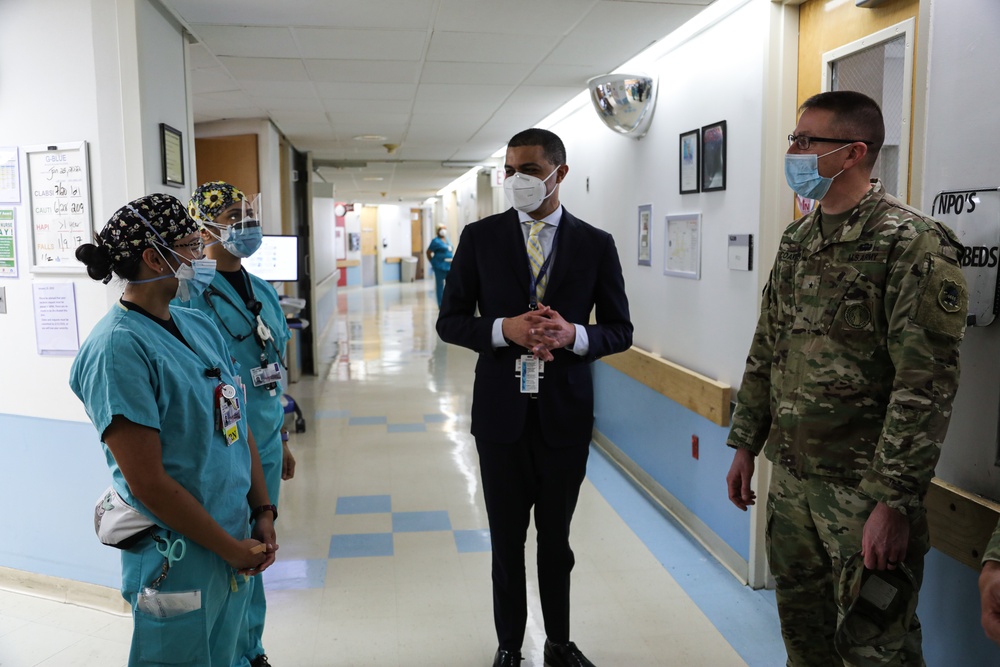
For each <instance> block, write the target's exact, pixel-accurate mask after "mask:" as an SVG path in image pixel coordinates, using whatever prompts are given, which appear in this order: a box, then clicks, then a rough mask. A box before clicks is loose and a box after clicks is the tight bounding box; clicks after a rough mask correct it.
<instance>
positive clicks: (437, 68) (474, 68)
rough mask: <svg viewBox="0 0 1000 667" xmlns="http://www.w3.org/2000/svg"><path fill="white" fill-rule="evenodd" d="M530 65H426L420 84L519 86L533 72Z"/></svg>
mask: <svg viewBox="0 0 1000 667" xmlns="http://www.w3.org/2000/svg"><path fill="white" fill-rule="evenodd" d="M531 68H532V65H531V64H529V63H454V62H452V63H442V62H428V63H424V69H423V71H421V72H420V83H453V84H454V83H492V84H509V85H513V84H518V83H521V81H523V80H524V78H525V77H526V76H528V73H529V72H531Z"/></svg>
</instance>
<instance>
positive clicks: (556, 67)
mask: <svg viewBox="0 0 1000 667" xmlns="http://www.w3.org/2000/svg"><path fill="white" fill-rule="evenodd" d="M160 1H161V2H162V3H163V4H164V5H165V6H166V7H167V8H168V9H169V10H170V11H173V12H175V13H176V14H177V15H178V17H179V18H180V19H181V20H182V21H183V22H184V23H185V24H186V25H187V26H190V27H191V29H192V31H193V32H194V34H195V35H196V36H197V37H198V38H199V39H201V40H202V41H201V42H200V43H195V44H188V45H187V54H188V55H187V66H188V69H189V72H190V85H191V89H192V91H193V93H194V94H193V98H192V107H193V112H194V119H195V121H196V122H198V123H202V122H206V121H212V120H218V119H223V118H268V117H270V118H272V119H273V120H274V122H275V124H276V125H277V126H278V127H279V129H280V130H281V131H282V132H283V133H284V134H285V135H286V136H287V137H288V138H289V140H290V141H291V142H292V144H293V145H294V146H295V147H296V148H298V149H299V150H304V151H312V152H313V155H314V157H316V158H317V159H319V158H320V157H324V158H329V159H333V160H336V159H340V160H343V159H362V160H365V161H368V162H369V163H370V164H371V165H372V167H371V168H369V169H368V171H367V173H379V174H385V175H386V176H385V178H386V180H385V181H382V182H380V183H379V184H378V185H375V186H373V185H372V184H371V183H366V182H364V181H363V180H362V179H363V174H364V173H365V172H364V171H363V170H360V171H359V170H355V171H353V172H350V173H347V172H339V173H338V174H337V175H336V176H334V177H331V178H336V179H337V183H338V191H341V192H347V193H357V192H365V191H370V192H374V195H372V196H374V197H377V198H380V197H382V195H381V191H386V192H387V193H389V194H387V196H386V197H384V198H382V199H380V201H393V202H395V201H397V198H398V197H399V196H400V195H399V193H400V192H404V191H405V192H409V191H410V189H411V188H412V190H413V192H414V193H418V194H419V195H420V198H421V199H422V198H424V197H426V196H427V194H429V193H428V189H430V193H433V192H436V191H437V190H438V189H440V188H441V187H443V186H444V185H446V184H447V183H448V182H450V181H451V180H453V179H454V178H455V176H457V175H458V174H457V173H456V171H455V170H441V168H440V162H441V161H443V160H448V159H454V160H486V159H489V156H490V155H491V154H492V153H494V152H495V151H496V150H497V149H498V148H501V147H502V146H503V145H504V144H505V143H506V142H507V141H508V140H509V138H510V137H511V136H512V135H513V134H515V133H516V132H519V131H521V130H523V129H525V128H527V127H531V126H533V125H536V124H538V123H539V122H540V121H541V120H542V119H544V118H545V117H546V116H547V115H549V113H550V112H551V111H553V110H554V109H556V108H558V107H559V106H561V105H562V104H563V102H564V101H565V100H566V99H569V98H572V97H574V96H576V95H578V94H579V93H580V92H581V91H584V90H585V87H586V81H587V79H589V78H591V77H593V76H597V75H600V74H606V73H607V72H610V71H613V70H614V69H616V68H618V67H619V66H620V65H621V64H622V63H623V62H624V61H626V60H628V59H629V58H631V57H632V56H633V55H635V54H636V53H638V52H639V51H641V50H642V49H643V48H644V47H645V46H646V45H648V44H650V43H651V42H654V41H656V40H658V39H661V38H662V37H663V36H665V35H666V34H667V33H669V32H670V31H671V30H673V29H675V28H676V27H677V26H679V25H681V24H682V23H684V22H685V21H687V20H688V19H689V18H691V17H692V16H694V15H695V13H697V12H698V11H700V9H701V8H702V7H703V6H704V5H705V4H710V2H711V0H545V1H544V2H538V1H537V0H500V1H498V0H363V1H362V0H283V1H282V2H280V3H279V2H275V0H160ZM0 2H2V0H0ZM619 35H621V36H627V40H626V39H622V38H620V37H619ZM220 66H221V67H220ZM418 82H419V83H418ZM361 134H381V135H384V136H386V137H387V139H386V140H384V141H383V142H379V143H375V144H372V143H362V142H357V141H354V140H353V139H352V137H353V136H355V135H361ZM380 143H391V144H400V146H399V148H398V150H397V151H396V152H395V153H393V154H392V155H389V154H388V153H387V152H386V150H385V148H384V147H382V146H381V145H380ZM376 164H377V165H378V166H377V167H376V166H375V165H376ZM376 188H378V189H376ZM347 196H349V197H350V199H351V200H352V201H358V200H359V197H356V196H354V195H345V197H347ZM414 196H417V195H416V194H415V195H414Z"/></svg>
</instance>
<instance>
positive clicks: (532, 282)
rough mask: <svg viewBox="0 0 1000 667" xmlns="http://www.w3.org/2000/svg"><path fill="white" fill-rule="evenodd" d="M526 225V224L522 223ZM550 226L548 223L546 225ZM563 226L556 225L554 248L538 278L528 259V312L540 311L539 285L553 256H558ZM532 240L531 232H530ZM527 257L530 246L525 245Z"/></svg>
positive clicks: (540, 241) (553, 240) (540, 268)
mask: <svg viewBox="0 0 1000 667" xmlns="http://www.w3.org/2000/svg"><path fill="white" fill-rule="evenodd" d="M522 224H524V223H522ZM545 224H548V223H545ZM560 227H562V225H556V233H555V234H553V235H552V247H551V248H550V249H549V256H548V257H546V258H545V261H544V262H542V265H541V266H540V267H539V268H538V277H537V278H536V277H535V272H534V271H532V270H531V257H528V310H538V291H537V289H538V283H540V282H541V281H542V279H543V278H545V274H546V273H548V270H549V263H550V262H551V261H552V255H554V254H556V253H555V251H556V239H558V238H559V228H560ZM529 238H530V232H529ZM541 244H542V240H541V239H538V245H541ZM524 253H525V256H528V244H527V243H525V244H524Z"/></svg>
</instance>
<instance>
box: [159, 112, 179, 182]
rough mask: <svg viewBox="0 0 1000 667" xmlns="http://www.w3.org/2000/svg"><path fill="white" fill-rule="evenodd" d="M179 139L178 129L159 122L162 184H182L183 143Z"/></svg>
mask: <svg viewBox="0 0 1000 667" xmlns="http://www.w3.org/2000/svg"><path fill="white" fill-rule="evenodd" d="M181 139H182V135H181V131H180V130H175V129H174V128H172V127H170V126H169V125H167V124H166V123H160V164H161V165H162V167H163V184H164V185H176V186H178V187H180V186H183V185H184V144H183V143H182V141H181Z"/></svg>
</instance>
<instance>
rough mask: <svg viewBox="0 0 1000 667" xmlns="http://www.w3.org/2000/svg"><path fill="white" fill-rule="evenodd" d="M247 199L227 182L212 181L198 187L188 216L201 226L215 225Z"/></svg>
mask: <svg viewBox="0 0 1000 667" xmlns="http://www.w3.org/2000/svg"><path fill="white" fill-rule="evenodd" d="M245 199H246V195H244V194H243V193H242V192H241V191H240V190H239V189H237V188H236V186H234V185H230V184H229V183H226V182H225V181H211V182H209V183H204V184H202V185H199V186H198V189H197V190H195V191H194V194H193V195H191V201H190V202H189V203H188V215H190V216H191V217H192V218H194V220H195V221H196V222H197V223H198V224H199V225H202V226H204V225H205V223H213V222H215V219H216V218H217V217H219V214H220V213H222V212H223V211H225V210H226V209H227V208H229V207H230V206H232V205H233V204H235V203H236V202H241V201H243V200H245Z"/></svg>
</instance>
